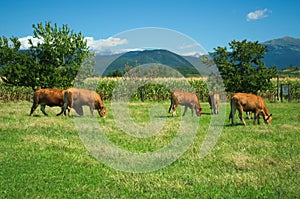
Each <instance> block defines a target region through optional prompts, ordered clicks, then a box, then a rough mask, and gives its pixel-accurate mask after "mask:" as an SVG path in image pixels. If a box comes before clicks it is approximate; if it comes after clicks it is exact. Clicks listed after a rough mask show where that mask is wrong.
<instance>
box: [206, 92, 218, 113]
mask: <svg viewBox="0 0 300 199" xmlns="http://www.w3.org/2000/svg"><path fill="white" fill-rule="evenodd" d="M208 102H209V106H210V109H211V113H212V114H215V115H217V114H219V104H220V95H219V94H218V93H216V92H214V93H212V94H211V95H209V96H208Z"/></svg>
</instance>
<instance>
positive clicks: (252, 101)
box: [232, 93, 265, 111]
mask: <svg viewBox="0 0 300 199" xmlns="http://www.w3.org/2000/svg"><path fill="white" fill-rule="evenodd" d="M232 99H233V101H234V102H235V104H236V105H237V106H242V107H243V110H244V111H255V110H256V109H263V107H264V106H265V103H264V100H263V99H262V97H260V96H257V95H254V94H251V93H235V94H234V95H233V96H232Z"/></svg>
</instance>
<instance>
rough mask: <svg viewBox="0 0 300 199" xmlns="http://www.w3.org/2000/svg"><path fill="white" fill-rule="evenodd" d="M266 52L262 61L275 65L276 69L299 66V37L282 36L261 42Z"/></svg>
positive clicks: (268, 64)
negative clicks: (266, 49)
mask: <svg viewBox="0 0 300 199" xmlns="http://www.w3.org/2000/svg"><path fill="white" fill-rule="evenodd" d="M262 45H265V46H267V48H268V52H267V53H266V54H265V57H264V59H263V61H264V62H265V64H266V65H267V66H269V67H270V66H273V65H275V66H276V67H277V68H278V69H283V68H287V67H291V66H300V39H297V38H293V37H283V38H280V39H273V40H270V41H266V42H263V43H262Z"/></svg>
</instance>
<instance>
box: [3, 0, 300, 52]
mask: <svg viewBox="0 0 300 199" xmlns="http://www.w3.org/2000/svg"><path fill="white" fill-rule="evenodd" d="M1 8H2V9H1V12H0V24H1V28H0V35H1V36H5V37H10V36H16V37H18V38H24V39H23V40H22V41H26V39H25V38H26V37H27V36H32V35H33V28H32V24H37V23H39V22H47V21H50V22H52V23H57V24H58V25H60V26H61V25H62V24H68V25H69V27H70V28H71V29H72V30H74V31H75V32H82V33H83V35H84V36H85V37H88V38H89V39H90V41H91V43H90V44H91V45H93V44H94V43H96V44H98V45H102V49H103V46H105V45H108V46H111V45H118V42H120V45H122V41H124V40H122V38H115V37H116V35H119V36H120V35H121V36H122V32H124V31H125V32H126V31H128V30H132V29H136V28H143V27H158V28H165V29H168V30H174V31H177V32H179V33H182V34H184V35H186V36H187V37H189V38H191V39H192V40H194V41H196V42H197V43H199V44H200V45H201V46H202V47H203V48H204V49H205V50H207V51H209V52H211V51H213V48H215V47H217V46H227V44H228V43H229V42H230V41H232V40H234V39H235V40H243V39H247V40H250V41H259V42H264V41H267V40H271V39H275V38H280V37H284V36H291V37H296V38H300V25H299V24H300V22H299V21H300V14H299V9H300V1H296V0H295V1H279V0H273V1H265V0H251V1H250V0H219V1H217V0H212V1H201V0H190V1H189V0H175V1H174V0H173V1H168V0H165V1H164V0H127V1H126V0H107V1H101V0H91V1H89V0H87V1H74V0H72V1H71V0H65V1H63V0H60V1H58V0H51V1H37V0H31V1H25V0H22V1H21V0H20V1H14V0H10V1H8V0H5V1H2V2H1ZM120 33H121V34H120ZM114 38H115V39H114ZM97 42H98V43H97ZM127 42H128V41H127ZM100 43H101V44H100ZM111 43H114V44H111ZM123 43H124V42H123ZM125 43H126V42H125ZM96 46H97V45H94V47H95V48H96Z"/></svg>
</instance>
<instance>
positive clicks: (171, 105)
mask: <svg viewBox="0 0 300 199" xmlns="http://www.w3.org/2000/svg"><path fill="white" fill-rule="evenodd" d="M173 105H174V104H173V102H172V100H171V104H170V107H169V113H170V111H171V109H172V107H173ZM173 109H174V108H173Z"/></svg>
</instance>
